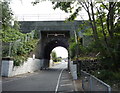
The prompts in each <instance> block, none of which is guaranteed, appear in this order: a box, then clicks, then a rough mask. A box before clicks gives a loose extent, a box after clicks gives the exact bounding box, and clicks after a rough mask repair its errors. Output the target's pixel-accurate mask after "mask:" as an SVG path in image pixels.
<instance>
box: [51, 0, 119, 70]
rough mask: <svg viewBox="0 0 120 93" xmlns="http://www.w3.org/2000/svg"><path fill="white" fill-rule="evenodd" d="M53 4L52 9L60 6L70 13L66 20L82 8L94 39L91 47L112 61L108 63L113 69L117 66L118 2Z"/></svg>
mask: <svg viewBox="0 0 120 93" xmlns="http://www.w3.org/2000/svg"><path fill="white" fill-rule="evenodd" d="M76 2H77V3H76ZM75 4H76V5H75ZM53 5H54V9H56V8H60V9H61V10H63V11H65V12H66V13H71V16H70V17H69V18H68V21H72V20H74V19H75V18H76V17H77V16H79V13H80V12H81V10H82V9H84V10H85V11H86V12H87V14H88V17H89V23H90V25H91V28H92V35H93V38H94V41H95V44H94V46H93V47H96V51H97V52H100V55H101V57H102V58H106V59H107V60H108V59H109V60H112V61H113V62H111V63H110V64H111V65H112V64H114V69H115V70H117V69H118V68H119V67H118V64H119V62H118V58H119V57H118V56H119V55H118V54H119V53H118V52H119V51H118V48H119V45H120V42H119V38H120V35H119V34H118V33H116V31H115V29H116V26H117V25H118V24H119V20H120V16H119V13H120V7H119V6H120V2H97V1H94V2H93V1H92V0H88V2H80V1H72V2H53ZM75 6H77V7H75ZM84 26H85V25H84ZM117 28H118V27H117ZM110 68H111V67H110Z"/></svg>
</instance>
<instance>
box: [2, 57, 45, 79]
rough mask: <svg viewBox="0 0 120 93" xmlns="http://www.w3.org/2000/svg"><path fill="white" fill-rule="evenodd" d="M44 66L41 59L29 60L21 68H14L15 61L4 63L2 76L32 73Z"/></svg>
mask: <svg viewBox="0 0 120 93" xmlns="http://www.w3.org/2000/svg"><path fill="white" fill-rule="evenodd" d="M42 66H43V61H42V60H40V59H34V58H28V60H27V61H26V62H24V63H23V64H22V65H20V66H13V61H12V60H10V61H7V60H3V61H2V73H1V74H2V76H6V77H11V76H15V75H19V74H25V73H31V72H34V71H36V70H40V69H41V67H42Z"/></svg>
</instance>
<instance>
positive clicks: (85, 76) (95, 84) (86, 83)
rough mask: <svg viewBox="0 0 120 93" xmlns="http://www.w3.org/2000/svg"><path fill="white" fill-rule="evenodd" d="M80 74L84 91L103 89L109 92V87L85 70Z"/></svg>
mask: <svg viewBox="0 0 120 93" xmlns="http://www.w3.org/2000/svg"><path fill="white" fill-rule="evenodd" d="M81 75H82V88H83V89H84V91H105V92H106V93H111V87H110V86H109V85H107V84H106V83H104V82H103V81H101V80H99V79H98V78H96V77H94V76H93V75H91V74H89V73H86V72H85V71H81Z"/></svg>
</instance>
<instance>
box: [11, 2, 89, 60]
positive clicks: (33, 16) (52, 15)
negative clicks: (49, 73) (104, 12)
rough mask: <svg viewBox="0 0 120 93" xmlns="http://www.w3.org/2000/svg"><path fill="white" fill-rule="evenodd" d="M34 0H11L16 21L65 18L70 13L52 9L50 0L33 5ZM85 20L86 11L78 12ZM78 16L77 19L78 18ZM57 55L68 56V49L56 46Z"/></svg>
mask: <svg viewBox="0 0 120 93" xmlns="http://www.w3.org/2000/svg"><path fill="white" fill-rule="evenodd" d="M32 1H34V0H12V2H11V5H10V6H11V8H12V11H13V13H14V17H15V18H16V20H18V21H50V20H65V19H66V18H68V17H69V15H70V14H67V13H65V12H64V11H62V10H60V9H56V10H54V9H53V5H52V3H51V2H50V1H42V2H40V3H39V4H37V5H35V6H33V5H32V4H31V2H32ZM80 15H82V17H83V18H84V19H85V20H86V19H87V17H86V13H85V12H84V11H82V13H81V14H80ZM80 19H81V17H78V18H77V20H80ZM54 50H55V51H56V53H57V55H58V57H59V56H61V57H63V58H66V57H68V51H67V50H66V49H65V48H63V47H57V48H55V49H54Z"/></svg>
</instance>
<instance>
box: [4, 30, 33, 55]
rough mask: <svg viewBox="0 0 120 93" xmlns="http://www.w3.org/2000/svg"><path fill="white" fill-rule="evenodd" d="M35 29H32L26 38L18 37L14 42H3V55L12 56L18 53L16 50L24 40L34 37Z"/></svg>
mask: <svg viewBox="0 0 120 93" xmlns="http://www.w3.org/2000/svg"><path fill="white" fill-rule="evenodd" d="M34 33H35V31H32V32H31V33H29V34H26V35H25V36H24V38H21V39H18V40H16V41H14V42H2V57H8V56H9V57H11V56H14V55H15V54H16V53H15V51H16V50H18V48H19V47H20V46H21V43H22V42H27V41H29V40H31V39H33V38H34Z"/></svg>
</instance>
